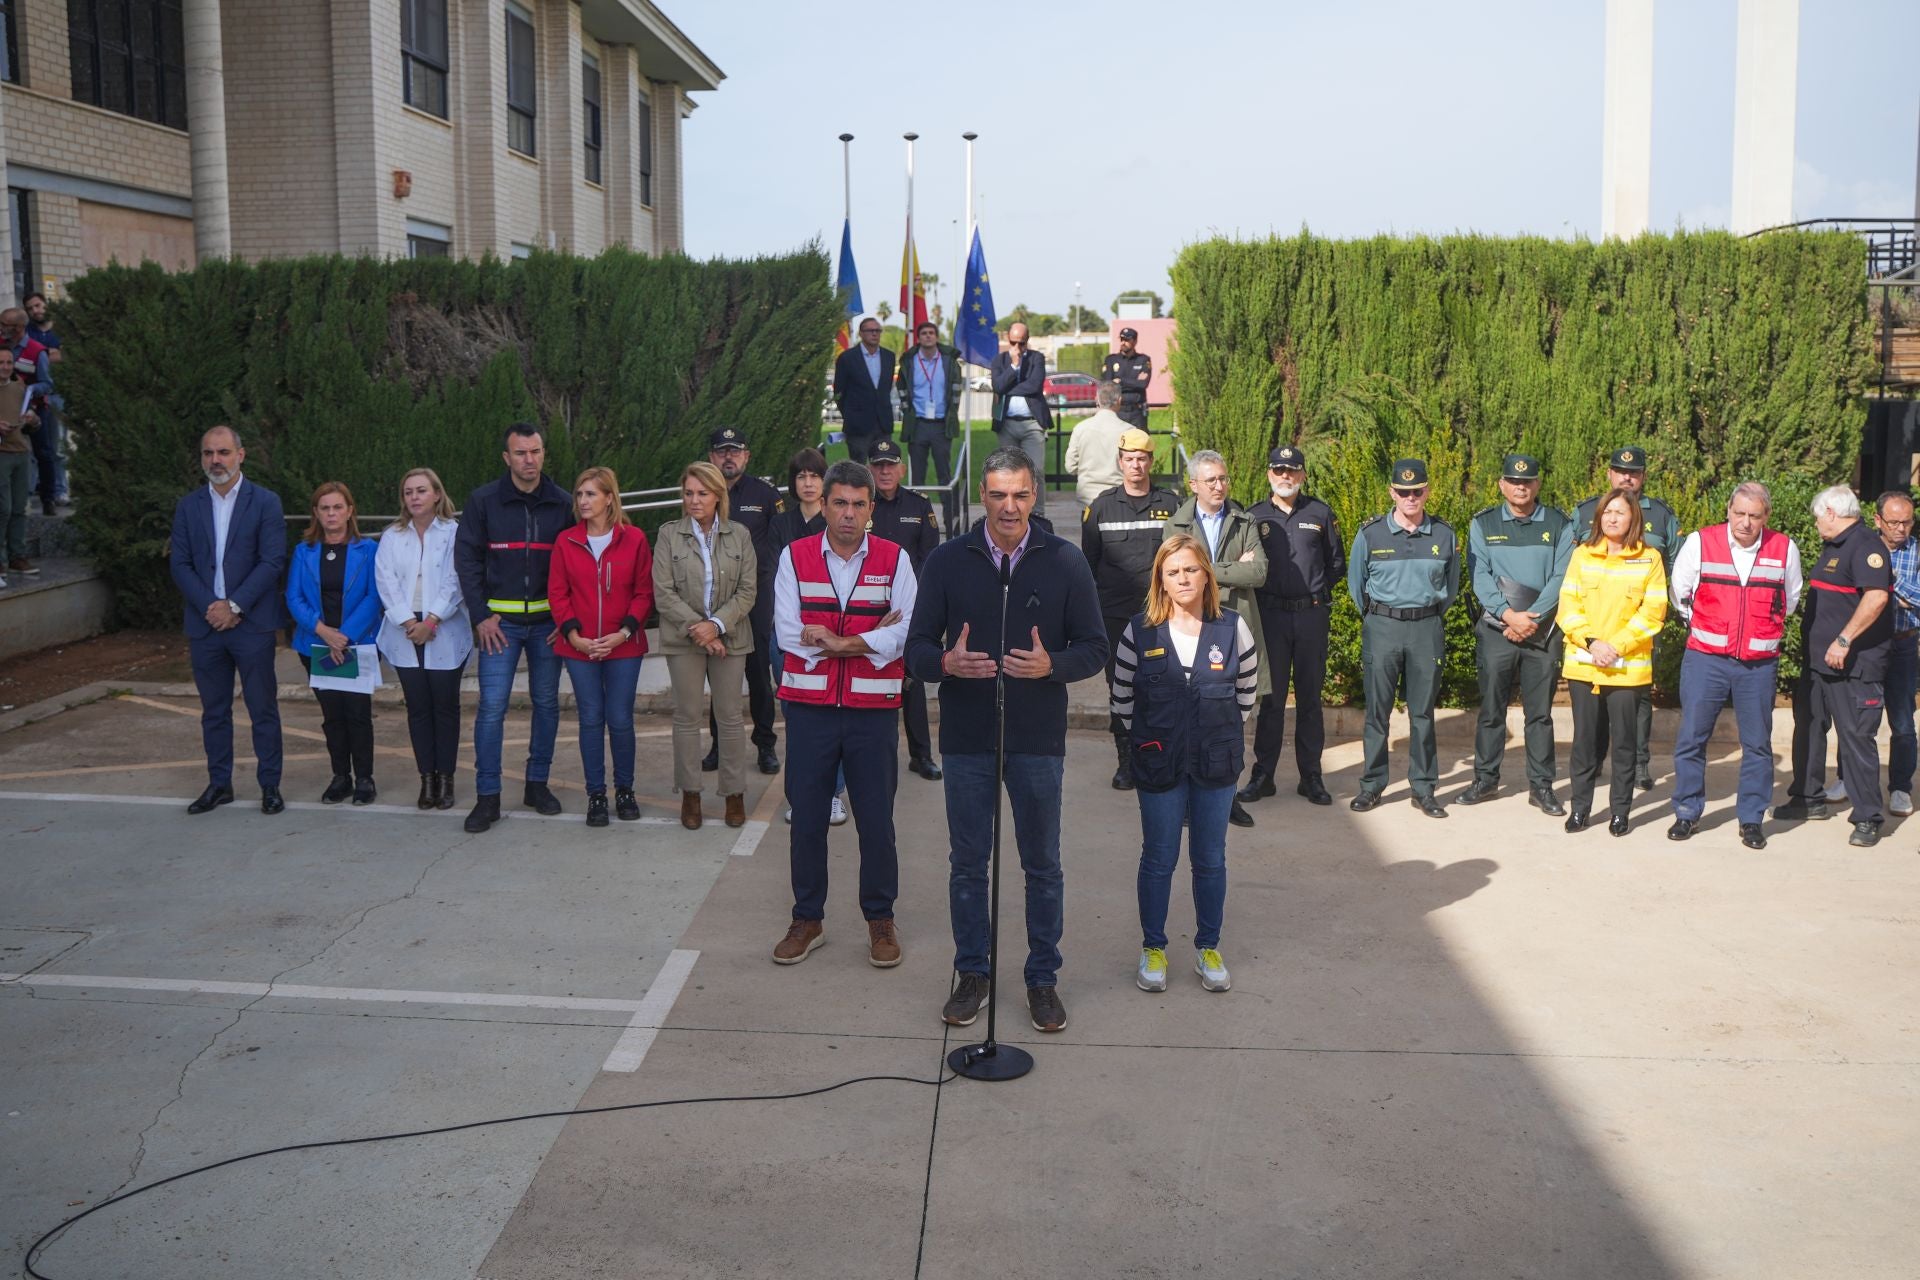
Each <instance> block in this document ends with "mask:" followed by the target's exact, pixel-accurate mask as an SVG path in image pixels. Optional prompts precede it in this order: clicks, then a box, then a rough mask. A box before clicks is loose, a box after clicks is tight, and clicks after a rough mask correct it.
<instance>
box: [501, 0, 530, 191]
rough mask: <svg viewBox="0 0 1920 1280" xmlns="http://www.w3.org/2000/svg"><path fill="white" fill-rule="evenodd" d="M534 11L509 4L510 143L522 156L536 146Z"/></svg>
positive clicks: (508, 143) (527, 154) (508, 83)
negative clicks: (534, 119)
mask: <svg viewBox="0 0 1920 1280" xmlns="http://www.w3.org/2000/svg"><path fill="white" fill-rule="evenodd" d="M533 106H534V95H533V15H532V14H530V13H528V12H527V11H526V10H525V9H522V8H521V7H520V6H519V5H517V4H509V5H508V6H507V145H508V146H509V147H512V148H513V149H514V150H515V151H518V152H519V153H520V154H521V155H523V156H530V155H534V154H536V153H535V151H534V146H533Z"/></svg>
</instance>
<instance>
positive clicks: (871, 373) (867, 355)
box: [860, 342, 880, 387]
mask: <svg viewBox="0 0 1920 1280" xmlns="http://www.w3.org/2000/svg"><path fill="white" fill-rule="evenodd" d="M860 358H861V359H862V360H865V361H866V362H867V378H868V379H869V380H870V381H871V382H872V383H873V385H874V386H876V387H877V386H879V385H880V352H879V351H878V350H874V351H869V350H867V344H866V343H864V342H863V343H861V344H860Z"/></svg>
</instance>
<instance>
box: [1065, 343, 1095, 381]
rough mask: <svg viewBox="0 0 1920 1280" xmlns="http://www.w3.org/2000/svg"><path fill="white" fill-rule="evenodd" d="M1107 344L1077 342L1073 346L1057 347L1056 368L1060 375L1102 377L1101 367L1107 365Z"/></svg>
mask: <svg viewBox="0 0 1920 1280" xmlns="http://www.w3.org/2000/svg"><path fill="white" fill-rule="evenodd" d="M1106 359H1107V344H1106V343H1104V342H1076V343H1074V344H1073V345H1071V346H1066V347H1057V348H1055V350H1054V353H1053V364H1054V368H1055V369H1056V370H1057V371H1059V372H1060V373H1090V374H1092V375H1093V376H1094V377H1096V378H1097V377H1099V376H1100V367H1101V366H1102V365H1103V364H1105V363H1106Z"/></svg>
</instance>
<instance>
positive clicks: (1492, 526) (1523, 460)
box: [1460, 453, 1577, 814]
mask: <svg viewBox="0 0 1920 1280" xmlns="http://www.w3.org/2000/svg"><path fill="white" fill-rule="evenodd" d="M1502 473H1503V475H1504V478H1506V479H1508V480H1536V481H1537V480H1538V479H1539V478H1540V461H1539V459H1537V458H1533V457H1530V456H1528V455H1527V454H1522V453H1513V454H1508V455H1507V457H1506V459H1505V460H1504V464H1503V466H1502ZM1536 496H1537V495H1536ZM1572 530H1573V523H1572V521H1570V520H1569V519H1568V518H1567V515H1566V513H1565V512H1563V511H1561V510H1559V509H1558V508H1556V507H1550V506H1548V505H1546V504H1545V503H1543V502H1538V501H1536V502H1535V503H1534V507H1533V510H1532V511H1530V512H1528V513H1527V514H1526V515H1525V516H1517V515H1515V514H1514V513H1513V509H1512V507H1510V506H1509V505H1508V504H1507V503H1506V502H1505V501H1500V502H1496V503H1494V504H1493V505H1492V506H1490V507H1487V508H1486V509H1485V510H1483V511H1479V512H1476V513H1475V514H1474V517H1473V522H1472V524H1471V525H1469V526H1468V530H1467V566H1468V580H1469V581H1470V582H1471V583H1472V586H1473V596H1474V601H1475V603H1476V604H1477V605H1478V606H1479V608H1478V613H1479V616H1478V617H1477V618H1476V619H1475V620H1474V628H1473V634H1474V641H1475V644H1474V665H1475V666H1476V668H1477V669H1478V674H1479V682H1480V722H1479V726H1478V728H1477V730H1476V732H1475V734H1474V739H1473V786H1472V787H1471V788H1469V789H1468V791H1467V792H1466V794H1465V795H1463V796H1461V797H1460V798H1461V801H1462V802H1463V803H1466V804H1477V803H1479V802H1480V801H1482V800H1486V799H1490V798H1492V796H1493V794H1494V790H1495V788H1496V787H1497V786H1498V785H1499V782H1500V765H1501V761H1502V760H1503V759H1504V758H1505V756H1506V751H1507V705H1508V703H1509V702H1510V701H1511V700H1512V698H1513V685H1514V681H1515V679H1516V677H1517V678H1518V680H1519V684H1520V707H1521V713H1522V716H1523V717H1524V724H1525V728H1524V731H1523V733H1524V738H1525V742H1526V750H1527V784H1528V789H1529V790H1530V792H1531V793H1532V799H1533V802H1534V804H1535V806H1536V807H1538V808H1540V809H1542V810H1545V811H1546V812H1547V813H1552V814H1558V813H1560V812H1563V809H1562V807H1561V805H1560V802H1559V801H1558V800H1555V799H1554V798H1553V783H1554V778H1555V777H1556V776H1557V773H1558V770H1557V767H1556V765H1555V762H1554V751H1553V693H1554V690H1555V688H1557V687H1558V685H1559V683H1560V658H1561V652H1560V630H1559V628H1558V627H1557V626H1556V625H1555V623H1554V614H1555V612H1556V610H1557V609H1558V608H1559V604H1560V583H1561V580H1562V579H1563V578H1565V577H1566V574H1567V562H1568V561H1569V560H1571V559H1572V558H1573V548H1574V544H1575V542H1576V541H1577V539H1576V538H1575V537H1574V536H1573V532H1572ZM1509 609H1513V610H1517V611H1519V612H1522V613H1532V614H1535V615H1536V616H1537V621H1538V624H1539V630H1537V631H1535V632H1534V633H1533V635H1532V636H1531V637H1529V638H1528V639H1526V640H1520V641H1514V640H1509V639H1507V637H1506V622H1505V621H1504V619H1503V615H1504V614H1505V613H1506V611H1507V610H1509Z"/></svg>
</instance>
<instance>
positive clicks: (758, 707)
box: [707, 589, 780, 747]
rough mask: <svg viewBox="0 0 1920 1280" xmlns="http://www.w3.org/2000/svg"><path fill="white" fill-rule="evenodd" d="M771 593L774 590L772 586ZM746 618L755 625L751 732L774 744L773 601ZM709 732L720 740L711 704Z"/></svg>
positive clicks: (750, 661) (758, 742) (762, 743)
mask: <svg viewBox="0 0 1920 1280" xmlns="http://www.w3.org/2000/svg"><path fill="white" fill-rule="evenodd" d="M768 594H769V595H771V594H772V591H771V589H769V591H768ZM747 621H748V623H749V624H750V625H751V626H752V627H753V652H752V653H750V654H748V655H747V714H748V716H749V717H750V718H751V719H752V721H753V732H752V734H751V735H749V736H750V740H751V741H752V742H753V745H754V746H756V747H771V746H774V745H776V744H778V743H779V741H780V736H779V735H778V734H776V733H775V732H774V731H773V704H774V700H775V699H774V690H773V664H771V663H770V662H768V661H767V655H768V654H771V653H772V652H773V602H772V601H771V600H769V601H768V602H767V607H766V610H765V612H764V616H763V613H762V610H761V609H760V607H759V606H758V605H756V606H754V610H753V612H752V613H750V614H748V615H747ZM707 735H708V740H709V741H712V742H718V741H720V722H719V721H718V720H716V719H714V718H713V708H712V707H711V706H709V707H708V708H707Z"/></svg>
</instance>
